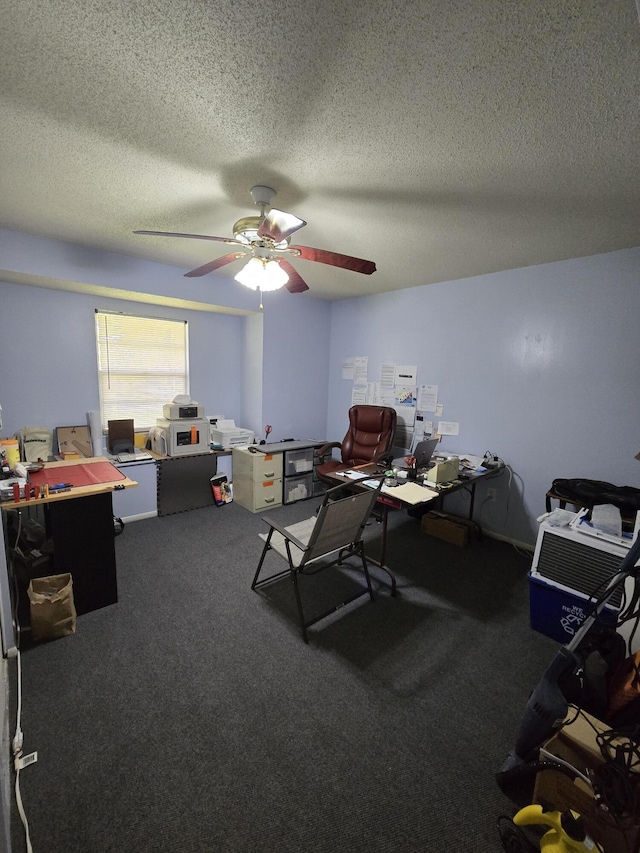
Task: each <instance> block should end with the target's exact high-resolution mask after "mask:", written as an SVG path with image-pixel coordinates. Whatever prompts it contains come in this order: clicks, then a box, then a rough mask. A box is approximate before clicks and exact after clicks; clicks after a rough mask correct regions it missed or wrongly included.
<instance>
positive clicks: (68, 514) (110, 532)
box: [45, 492, 126, 616]
mask: <svg viewBox="0 0 640 853" xmlns="http://www.w3.org/2000/svg"><path fill="white" fill-rule="evenodd" d="M45 512H46V526H47V535H48V536H50V537H51V539H52V540H53V569H54V571H53V572H52V574H62V573H63V572H70V573H71V576H72V578H73V598H74V602H75V606H76V612H77V613H78V615H79V616H80V615H81V614H83V613H88V612H90V611H91V610H98V609H99V608H101V607H107V606H108V605H109V604H115V603H116V602H117V601H118V583H117V577H116V549H115V530H114V525H113V505H112V501H111V492H106V493H104V494H98V495H91V496H90V497H82V498H77V499H75V500H74V499H71V500H67V501H58V502H55V503H51V504H48V505H47V507H46V509H45ZM125 535H126V534H125Z"/></svg>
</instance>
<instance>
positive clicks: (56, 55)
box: [0, 0, 640, 298]
mask: <svg viewBox="0 0 640 853" xmlns="http://www.w3.org/2000/svg"><path fill="white" fill-rule="evenodd" d="M2 7H3V12H2V33H3V34H2V51H0V128H1V129H0V162H1V163H2V167H1V173H0V226H1V227H6V228H14V229H18V230H22V231H26V232H29V233H33V234H39V235H45V236H50V237H55V238H59V239H63V240H69V241H72V242H75V243H80V244H83V245H87V246H91V247H96V248H98V249H103V250H112V251H117V252H121V253H124V254H126V255H133V256H138V257H141V258H148V259H153V260H158V261H163V262H167V263H172V264H175V265H176V266H178V267H180V268H184V271H187V270H189V269H191V268H193V267H196V266H198V265H200V264H201V263H204V262H206V261H208V260H211V259H212V258H215V257H218V256H220V255H223V254H226V252H227V247H226V246H224V244H215V243H208V242H205V241H197V240H194V241H191V240H177V239H169V238H166V239H165V238H149V237H146V238H145V237H140V236H135V235H133V234H132V233H131V232H132V231H133V230H134V229H154V230H167V231H183V232H193V233H200V234H215V235H218V236H223V237H226V236H231V233H232V231H231V229H232V225H233V223H234V221H235V220H236V219H238V218H239V217H241V216H247V215H252V214H253V213H255V212H257V209H256V208H254V206H253V202H252V199H251V196H250V193H249V190H250V188H251V186H253V185H254V184H256V183H266V184H269V185H271V186H273V187H274V188H275V189H276V190H277V193H278V194H277V196H276V197H275V199H274V202H273V203H274V206H276V207H280V208H282V209H284V210H289V211H291V212H293V213H295V214H297V215H298V216H300V217H302V218H303V219H305V220H307V222H308V225H307V226H306V227H305V228H304V229H302V230H301V231H300V232H298V233H297V235H296V236H295V242H299V243H302V244H303V245H310V246H315V247H318V248H323V249H329V250H333V251H337V252H343V253H346V254H351V255H356V256H358V257H363V258H367V259H371V260H374V261H375V262H376V264H377V267H378V271H377V272H376V273H375V274H374V275H373V276H370V277H369V276H362V275H358V274H356V273H353V272H348V271H344V270H337V269H335V268H331V267H327V266H324V265H322V264H317V263H310V262H305V261H297V262H295V266H296V268H297V269H298V271H299V272H300V274H301V275H302V276H303V278H305V280H306V281H307V283H308V284H309V287H310V288H311V290H310V293H311V294H312V295H314V296H319V297H325V298H341V297H345V296H353V295H359V294H363V293H367V292H377V291H389V290H393V289H396V288H402V287H411V286H416V285H421V284H428V283H432V282H437V281H447V280H452V279H458V278H463V277H467V276H472V275H477V274H482V273H489V272H495V271H498V270H506V269H512V268H515V267H522V266H528V265H531V264H539V263H544V262H548V261H553V260H561V259H564V258H570V257H579V256H584V255H592V254H598V253H601V252H607V251H612V250H616V249H622V248H628V247H631V246H634V245H638V244H639V243H640V238H639V236H638V235H639V233H640V231H639V228H638V226H639V224H640V216H639V202H638V199H639V198H640V177H639V176H640V163H639V162H638V161H639V156H638V150H639V146H638V139H637V134H638V124H639V121H638V120H639V118H640V114H639V113H640V111H639V108H638V94H637V81H638V71H639V66H638V55H639V47H640V24H639V23H638V15H637V11H636V7H635V4H634V2H633V0H628V2H616V0H614V2H605V0H602V2H592V0H547V1H546V2H544V0H543V2H527V3H525V2H519V0H514V1H513V2H504V0H449V1H448V2H442V0H418V2H416V3H413V4H412V3H406V2H403V3H400V2H393V0H392V1H391V2H383V0H369V2H366V3H365V2H361V0H355V2H351V3H345V2H344V1H343V0H327V2H322V3H318V2H313V3H312V2H308V0H296V2H295V3H294V2H287V1H286V0H284V2H279V3H277V4H276V3H274V2H270V0H267V2H264V0H263V2H257V0H233V2H232V0H216V2H199V1H198V0H186V1H185V2H181V3H176V2H175V0H173V2H169V0H154V2H146V1H145V2H130V3H122V2H119V0H77V2H76V0H49V2H43V0H5V2H3V4H2ZM238 268H239V267H237V266H236V265H235V264H233V265H230V266H229V267H226V268H224V269H223V270H221V271H219V272H218V273H217V274H218V275H222V276H226V277H231V276H233V275H234V274H235V273H236V272H237V269H238Z"/></svg>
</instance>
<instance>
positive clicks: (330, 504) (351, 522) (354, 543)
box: [251, 483, 381, 643]
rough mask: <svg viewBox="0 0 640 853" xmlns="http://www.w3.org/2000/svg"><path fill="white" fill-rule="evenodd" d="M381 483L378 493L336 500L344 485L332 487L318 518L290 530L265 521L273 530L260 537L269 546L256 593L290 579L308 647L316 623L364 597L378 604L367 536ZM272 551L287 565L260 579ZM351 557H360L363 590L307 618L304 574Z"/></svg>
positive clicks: (371, 491) (366, 492) (370, 491)
mask: <svg viewBox="0 0 640 853" xmlns="http://www.w3.org/2000/svg"><path fill="white" fill-rule="evenodd" d="M380 485H381V483H380V484H379V485H378V488H376V489H366V490H363V491H362V492H359V493H357V494H348V495H347V496H346V497H342V498H337V499H336V493H338V492H341V491H343V487H342V486H338V487H336V488H335V489H330V490H329V491H328V492H327V493H326V494H325V496H324V500H323V502H322V505H321V506H320V508H319V510H318V514H317V515H316V516H312V517H311V518H308V519H306V520H305V521H300V522H298V523H297V524H292V525H289V526H288V527H285V526H283V525H280V524H278V522H277V521H275V520H273V519H271V518H263V521H265V522H266V523H267V524H268V525H269V532H268V533H261V534H260V538H261V539H263V540H264V547H263V549H262V554H261V556H260V561H259V563H258V568H257V569H256V573H255V575H254V578H253V582H252V583H251V589H252V590H257V589H259V588H260V587H262V586H264V585H265V584H268V583H271V582H273V581H275V580H277V579H279V578H282V577H285V576H286V575H289V578H290V580H291V583H292V585H293V590H294V595H295V600H296V606H297V610H298V617H299V620H300V628H301V631H302V638H303V639H304V641H305V643H308V642H309V638H308V635H307V628H309V627H310V626H311V625H314V624H315V623H316V622H319V621H320V620H321V619H324V618H325V617H326V616H328V615H329V614H331V613H334V612H335V611H336V610H338V609H339V608H340V607H343V606H344V605H345V604H349V603H350V602H351V601H355V600H356V599H357V598H360V596H362V595H369V597H370V599H371V601H373V600H374V597H373V589H372V587H371V578H370V576H369V567H368V565H367V560H366V557H365V553H364V543H363V541H362V534H363V531H364V527H365V524H366V521H367V518H368V517H369V515H370V514H371V510H372V509H373V506H374V504H375V501H376V498H377V496H378V493H379V491H380ZM270 552H273V553H274V554H275V555H276V556H278V557H280V558H282V559H284V560H286V562H287V567H286V568H284V569H281V570H279V571H277V572H275V573H274V574H271V575H269V576H268V577H264V578H260V573H261V571H262V567H263V564H264V562H265V558H266V556H267V554H269V553H270ZM351 558H355V559H356V560H357V563H356V565H357V566H358V568H362V571H363V573H364V580H365V584H366V586H365V587H363V588H362V587H361V588H359V589H358V590H357V591H356V592H355V593H354V594H353V595H350V596H349V597H348V598H346V599H345V600H342V601H340V602H338V603H337V604H335V605H334V606H331V607H330V608H329V609H328V610H324V611H323V612H322V613H320V614H318V615H315V616H314V617H313V618H311V619H308V618H307V617H306V616H305V613H304V610H303V606H302V597H301V594H300V588H299V585H298V578H299V577H300V576H301V575H312V574H317V573H318V572H320V571H322V570H324V569H328V568H330V567H331V566H338V565H341V564H343V563H344V562H345V561H346V560H349V559H351Z"/></svg>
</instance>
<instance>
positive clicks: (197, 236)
mask: <svg viewBox="0 0 640 853" xmlns="http://www.w3.org/2000/svg"><path fill="white" fill-rule="evenodd" d="M133 233H134V234H150V235H151V236H152V237H188V238H189V239H191V240H215V241H216V242H217V243H237V244H238V245H242V243H240V241H239V240H234V239H233V237H209V236H207V235H206V234H177V233H176V232H174V231H134V232H133Z"/></svg>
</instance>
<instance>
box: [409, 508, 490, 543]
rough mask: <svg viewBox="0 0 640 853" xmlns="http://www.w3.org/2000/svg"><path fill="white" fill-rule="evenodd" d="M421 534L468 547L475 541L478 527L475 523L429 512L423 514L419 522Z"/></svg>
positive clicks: (442, 513) (454, 516)
mask: <svg viewBox="0 0 640 853" xmlns="http://www.w3.org/2000/svg"><path fill="white" fill-rule="evenodd" d="M421 527H422V532H423V533H427V534H428V535H429V536H435V538H436V539H444V541H445V542H451V543H452V544H454V545H461V546H464V545H469V544H470V543H471V542H474V541H475V538H476V533H477V531H478V525H477V524H476V523H475V521H469V520H468V519H466V518H460V517H459V516H457V515H448V514H447V513H445V512H438V510H431V511H430V512H425V514H424V515H423V516H422V522H421Z"/></svg>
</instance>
